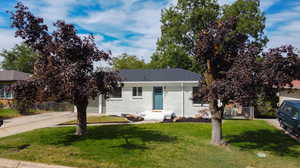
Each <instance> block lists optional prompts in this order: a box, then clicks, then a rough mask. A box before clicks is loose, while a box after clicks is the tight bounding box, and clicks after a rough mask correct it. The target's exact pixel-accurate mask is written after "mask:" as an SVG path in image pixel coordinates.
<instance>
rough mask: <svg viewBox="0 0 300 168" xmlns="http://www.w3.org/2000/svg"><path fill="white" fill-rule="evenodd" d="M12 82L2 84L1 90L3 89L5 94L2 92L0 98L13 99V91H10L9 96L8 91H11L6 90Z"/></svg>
mask: <svg viewBox="0 0 300 168" xmlns="http://www.w3.org/2000/svg"><path fill="white" fill-rule="evenodd" d="M10 85H11V84H0V86H1V87H0V90H1V89H3V96H2V95H1V94H0V99H13V97H14V96H13V93H12V91H10V96H7V93H9V91H7V90H6V88H8V87H10Z"/></svg>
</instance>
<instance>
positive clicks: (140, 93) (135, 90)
mask: <svg viewBox="0 0 300 168" xmlns="http://www.w3.org/2000/svg"><path fill="white" fill-rule="evenodd" d="M132 96H133V97H141V96H143V88H142V87H133V88H132Z"/></svg>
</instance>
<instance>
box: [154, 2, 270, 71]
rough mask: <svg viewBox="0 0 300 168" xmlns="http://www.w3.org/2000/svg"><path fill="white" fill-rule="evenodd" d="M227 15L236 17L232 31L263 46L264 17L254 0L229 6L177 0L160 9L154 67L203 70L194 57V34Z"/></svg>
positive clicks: (196, 34)
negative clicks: (240, 33) (159, 24)
mask: <svg viewBox="0 0 300 168" xmlns="http://www.w3.org/2000/svg"><path fill="white" fill-rule="evenodd" d="M221 13H222V14H223V15H222V19H227V18H228V17H230V16H235V17H237V18H238V23H237V24H238V28H237V30H236V32H235V33H238V32H243V33H245V34H247V35H249V36H251V37H252V38H254V39H255V42H256V43H259V44H260V45H261V46H264V45H265V43H266V42H267V38H266V37H265V36H264V34H263V30H264V28H265V17H264V15H263V13H262V12H261V11H260V8H259V1H257V0H252V1H249V0H237V1H236V2H235V3H233V4H232V5H226V6H220V5H219V4H218V3H217V1H216V0H178V3H177V5H176V6H172V7H170V8H168V9H165V10H163V12H162V16H161V23H162V26H161V33H162V36H161V38H160V39H159V40H158V42H157V48H156V51H155V53H154V54H153V56H152V61H151V65H153V67H154V68H166V67H171V68H183V69H188V70H191V71H195V72H204V70H205V67H203V66H201V65H199V64H198V63H197V61H195V60H194V57H193V56H194V55H195V51H194V48H195V45H196V43H197V40H198V33H199V32H200V31H201V30H202V29H205V28H207V27H208V26H209V25H210V24H211V23H213V22H215V21H216V20H218V19H220V17H219V16H220V14H221Z"/></svg>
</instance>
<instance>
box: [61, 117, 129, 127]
mask: <svg viewBox="0 0 300 168" xmlns="http://www.w3.org/2000/svg"><path fill="white" fill-rule="evenodd" d="M87 123H88V124H97V123H128V120H127V119H126V118H123V117H117V116H89V117H87ZM73 124H77V121H76V120H73V121H67V122H64V123H62V124H60V125H73Z"/></svg>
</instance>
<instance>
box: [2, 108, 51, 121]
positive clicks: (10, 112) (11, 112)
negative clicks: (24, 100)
mask: <svg viewBox="0 0 300 168" xmlns="http://www.w3.org/2000/svg"><path fill="white" fill-rule="evenodd" d="M44 112H47V111H44V110H30V112H29V113H28V114H26V115H34V114H40V113H44ZM20 116H22V114H20V113H19V112H18V111H17V110H15V109H10V108H7V109H0V119H8V118H14V117H20Z"/></svg>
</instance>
